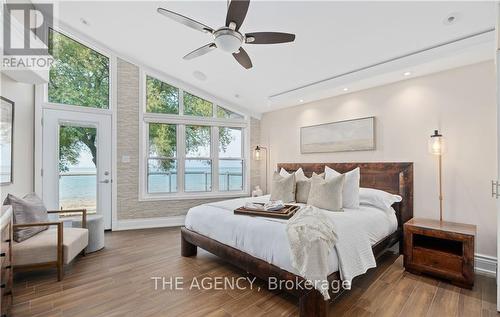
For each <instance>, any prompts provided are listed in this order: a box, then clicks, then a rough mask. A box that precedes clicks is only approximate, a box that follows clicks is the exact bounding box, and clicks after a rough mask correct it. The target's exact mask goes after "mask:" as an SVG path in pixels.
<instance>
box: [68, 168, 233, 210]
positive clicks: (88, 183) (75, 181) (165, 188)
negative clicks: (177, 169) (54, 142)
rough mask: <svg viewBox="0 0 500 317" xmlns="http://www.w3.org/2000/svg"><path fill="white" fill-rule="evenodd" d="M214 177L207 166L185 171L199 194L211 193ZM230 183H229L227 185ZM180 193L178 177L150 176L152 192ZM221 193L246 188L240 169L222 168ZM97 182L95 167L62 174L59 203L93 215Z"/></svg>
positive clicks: (191, 188)
mask: <svg viewBox="0 0 500 317" xmlns="http://www.w3.org/2000/svg"><path fill="white" fill-rule="evenodd" d="M211 180H212V174H211V173H210V169H209V168H207V167H197V168H191V169H190V170H187V171H186V180H185V183H186V191H190V192H197V191H206V190H210V187H211V183H212V181H211ZM228 182H229V184H228ZM169 184H172V191H173V192H175V191H176V190H177V174H170V175H169V174H152V175H149V177H148V191H149V192H150V193H165V192H167V193H168V192H169ZM219 188H220V190H231V191H237V190H242V188H243V176H242V172H241V167H226V168H221V169H220V172H219ZM96 189H97V179H96V175H95V169H94V168H72V169H71V170H70V171H69V172H65V173H61V175H60V177H59V201H60V206H61V207H63V208H64V209H71V208H86V209H87V210H89V211H90V212H95V210H96Z"/></svg>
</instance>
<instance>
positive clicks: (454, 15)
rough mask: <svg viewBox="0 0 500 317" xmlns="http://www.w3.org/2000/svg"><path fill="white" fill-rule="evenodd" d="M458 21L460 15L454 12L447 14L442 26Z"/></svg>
mask: <svg viewBox="0 0 500 317" xmlns="http://www.w3.org/2000/svg"><path fill="white" fill-rule="evenodd" d="M459 19H460V14H458V13H456V12H454V13H450V14H448V15H447V16H446V17H445V18H444V19H443V24H444V25H452V24H455V23H457V21H458V20H459Z"/></svg>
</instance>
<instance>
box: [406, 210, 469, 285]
mask: <svg viewBox="0 0 500 317" xmlns="http://www.w3.org/2000/svg"><path fill="white" fill-rule="evenodd" d="M475 236H476V226H474V225H468V224H461V223H454V222H447V221H439V220H431V219H418V218H413V219H411V220H409V221H408V222H406V223H405V224H404V267H405V269H406V270H407V271H408V272H410V273H414V274H421V273H424V274H430V275H433V276H436V277H439V278H443V279H446V280H449V281H450V282H451V283H452V284H454V285H457V286H460V287H465V288H472V286H473V285H474V244H475Z"/></svg>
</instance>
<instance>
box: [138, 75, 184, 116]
mask: <svg viewBox="0 0 500 317" xmlns="http://www.w3.org/2000/svg"><path fill="white" fill-rule="evenodd" d="M146 111H147V112H155V113H170V114H178V113H179V89H177V88H176V87H174V86H170V85H169V84H167V83H164V82H162V81H160V80H158V79H156V78H153V77H150V76H147V77H146Z"/></svg>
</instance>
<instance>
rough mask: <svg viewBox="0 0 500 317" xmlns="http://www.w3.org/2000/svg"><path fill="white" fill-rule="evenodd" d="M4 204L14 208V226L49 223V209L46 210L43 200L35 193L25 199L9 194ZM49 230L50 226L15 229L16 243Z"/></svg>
mask: <svg viewBox="0 0 500 317" xmlns="http://www.w3.org/2000/svg"><path fill="white" fill-rule="evenodd" d="M3 204H4V205H11V206H12V211H13V215H14V224H23V223H35V222H48V221H49V216H48V214H47V208H45V206H44V205H43V202H42V200H41V199H40V198H38V196H37V195H36V194H35V193H30V194H27V195H26V196H24V197H23V198H19V197H16V196H14V195H11V194H9V195H7V198H5V200H4V202H3ZM48 228H49V227H48V226H40V227H26V228H19V229H15V230H14V240H15V241H16V242H21V241H24V240H26V239H29V238H31V237H32V236H34V235H35V234H37V233H39V232H42V231H44V230H47V229H48Z"/></svg>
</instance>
